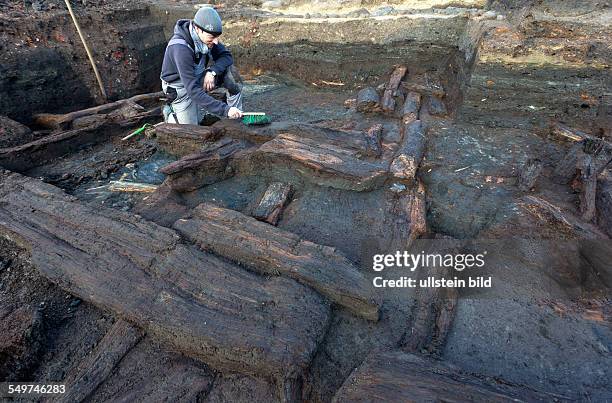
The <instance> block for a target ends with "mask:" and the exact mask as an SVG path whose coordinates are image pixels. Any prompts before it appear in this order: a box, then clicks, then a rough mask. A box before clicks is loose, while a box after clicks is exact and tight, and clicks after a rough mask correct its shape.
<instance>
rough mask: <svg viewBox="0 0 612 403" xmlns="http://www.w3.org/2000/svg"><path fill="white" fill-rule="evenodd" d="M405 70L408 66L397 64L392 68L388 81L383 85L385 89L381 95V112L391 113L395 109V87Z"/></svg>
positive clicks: (397, 85)
mask: <svg viewBox="0 0 612 403" xmlns="http://www.w3.org/2000/svg"><path fill="white" fill-rule="evenodd" d="M407 71H408V68H407V67H406V66H398V67H396V68H395V69H394V70H393V73H391V77H389V82H388V83H387V85H386V86H385V91H384V92H383V96H382V101H381V106H382V110H383V112H385V113H388V114H392V113H393V112H394V111H395V96H396V95H397V88H398V87H399V85H400V82H401V81H402V79H403V78H404V76H405V75H406V72H407Z"/></svg>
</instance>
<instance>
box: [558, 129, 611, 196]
mask: <svg viewBox="0 0 612 403" xmlns="http://www.w3.org/2000/svg"><path fill="white" fill-rule="evenodd" d="M551 132H552V133H553V134H555V135H557V136H560V137H563V138H564V139H569V140H571V141H575V143H574V144H573V145H572V146H571V147H570V149H569V150H568V152H567V153H566V155H565V156H564V157H563V159H562V160H561V161H560V162H559V164H558V165H557V167H556V168H555V171H554V174H553V180H554V181H555V182H556V183H559V184H567V183H569V182H570V181H571V180H572V179H573V178H574V177H575V175H576V164H577V163H578V160H579V159H580V158H581V155H583V154H589V155H591V156H592V157H593V171H594V172H595V175H599V174H600V173H601V172H603V170H604V169H605V168H606V167H608V166H610V164H611V163H612V143H610V142H608V141H606V140H604V139H600V138H597V137H594V136H591V135H589V134H587V133H584V132H581V131H579V130H575V129H571V128H569V127H567V126H565V125H562V124H560V123H555V124H554V125H552V126H551Z"/></svg>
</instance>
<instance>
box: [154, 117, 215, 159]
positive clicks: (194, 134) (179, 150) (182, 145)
mask: <svg viewBox="0 0 612 403" xmlns="http://www.w3.org/2000/svg"><path fill="white" fill-rule="evenodd" d="M222 135H223V130H222V129H221V128H219V127H215V126H198V125H178V124H173V123H162V124H161V125H158V126H156V127H155V138H156V141H157V144H159V146H160V147H161V149H162V150H164V151H166V152H167V153H170V154H173V155H176V156H179V157H182V156H185V155H188V154H193V153H197V152H199V151H201V150H202V149H203V148H204V147H205V146H207V145H209V144H210V143H212V142H214V141H216V140H219V138H221V136H222Z"/></svg>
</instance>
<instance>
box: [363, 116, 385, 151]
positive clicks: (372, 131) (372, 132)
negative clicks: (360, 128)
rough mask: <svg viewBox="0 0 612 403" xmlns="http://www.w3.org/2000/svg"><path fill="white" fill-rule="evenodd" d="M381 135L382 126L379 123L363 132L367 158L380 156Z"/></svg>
mask: <svg viewBox="0 0 612 403" xmlns="http://www.w3.org/2000/svg"><path fill="white" fill-rule="evenodd" d="M382 134H383V125H381V124H380V123H378V124H375V125H373V126H372V127H370V128H369V129H368V130H366V131H365V139H366V152H365V156H367V157H380V155H381V154H382V144H381V142H382Z"/></svg>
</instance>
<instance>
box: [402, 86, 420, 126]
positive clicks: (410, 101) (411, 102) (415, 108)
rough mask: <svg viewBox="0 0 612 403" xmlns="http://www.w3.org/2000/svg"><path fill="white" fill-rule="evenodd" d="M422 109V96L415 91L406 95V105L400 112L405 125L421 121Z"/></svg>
mask: <svg viewBox="0 0 612 403" xmlns="http://www.w3.org/2000/svg"><path fill="white" fill-rule="evenodd" d="M420 109H421V94H419V93H418V92H415V91H409V92H408V94H406V99H405V100H404V105H403V106H402V110H401V112H400V115H401V117H402V122H403V123H404V124H408V123H410V122H414V121H415V120H419V110H420Z"/></svg>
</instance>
